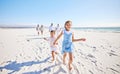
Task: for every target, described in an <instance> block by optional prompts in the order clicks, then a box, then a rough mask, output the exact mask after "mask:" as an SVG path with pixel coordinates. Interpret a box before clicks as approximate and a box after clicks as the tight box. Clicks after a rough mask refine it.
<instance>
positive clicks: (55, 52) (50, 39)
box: [44, 30, 58, 62]
mask: <svg viewBox="0 0 120 74" xmlns="http://www.w3.org/2000/svg"><path fill="white" fill-rule="evenodd" d="M44 39H45V40H47V41H49V42H50V49H51V52H52V53H51V54H52V62H53V61H54V60H55V54H57V45H58V43H57V42H56V43H55V45H53V42H54V41H55V39H56V38H55V31H54V30H51V31H50V38H44Z"/></svg>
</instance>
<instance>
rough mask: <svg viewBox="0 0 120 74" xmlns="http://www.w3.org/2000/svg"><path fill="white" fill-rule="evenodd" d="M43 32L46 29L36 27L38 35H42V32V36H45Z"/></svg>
mask: <svg viewBox="0 0 120 74" xmlns="http://www.w3.org/2000/svg"><path fill="white" fill-rule="evenodd" d="M43 30H44V27H43V25H41V26H40V25H39V24H38V25H37V27H36V31H37V34H38V35H39V34H40V32H41V35H43Z"/></svg>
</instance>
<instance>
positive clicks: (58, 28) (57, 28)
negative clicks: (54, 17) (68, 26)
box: [55, 24, 61, 36]
mask: <svg viewBox="0 0 120 74" xmlns="http://www.w3.org/2000/svg"><path fill="white" fill-rule="evenodd" d="M55 30H56V35H57V36H58V34H59V33H60V31H61V28H60V26H59V24H57V26H56V28H55Z"/></svg>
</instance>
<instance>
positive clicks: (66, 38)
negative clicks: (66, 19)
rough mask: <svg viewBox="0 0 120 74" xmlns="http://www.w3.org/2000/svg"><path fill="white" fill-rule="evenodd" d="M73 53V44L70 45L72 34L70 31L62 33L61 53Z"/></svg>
mask: <svg viewBox="0 0 120 74" xmlns="http://www.w3.org/2000/svg"><path fill="white" fill-rule="evenodd" d="M72 51H73V43H72V32H71V31H66V30H64V31H63V43H62V53H66V52H68V53H72Z"/></svg>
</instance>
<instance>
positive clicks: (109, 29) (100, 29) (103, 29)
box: [73, 27, 120, 33]
mask: <svg viewBox="0 0 120 74" xmlns="http://www.w3.org/2000/svg"><path fill="white" fill-rule="evenodd" d="M73 29H75V30H80V31H98V32H117V33H120V27H74V28H73Z"/></svg>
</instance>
